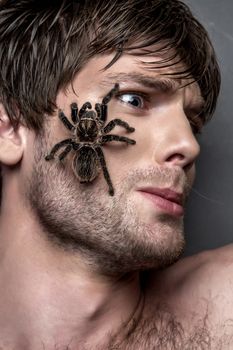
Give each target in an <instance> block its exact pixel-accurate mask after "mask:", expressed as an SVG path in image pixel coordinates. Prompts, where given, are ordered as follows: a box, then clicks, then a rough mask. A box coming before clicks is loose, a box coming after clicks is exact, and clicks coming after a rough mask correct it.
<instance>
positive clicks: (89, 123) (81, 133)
mask: <svg viewBox="0 0 233 350" xmlns="http://www.w3.org/2000/svg"><path fill="white" fill-rule="evenodd" d="M97 135H98V126H97V122H96V121H95V120H93V119H90V118H83V119H82V120H81V121H80V122H79V125H78V128H77V136H78V138H79V140H80V141H81V142H88V141H89V142H93V141H95V140H96V138H97Z"/></svg>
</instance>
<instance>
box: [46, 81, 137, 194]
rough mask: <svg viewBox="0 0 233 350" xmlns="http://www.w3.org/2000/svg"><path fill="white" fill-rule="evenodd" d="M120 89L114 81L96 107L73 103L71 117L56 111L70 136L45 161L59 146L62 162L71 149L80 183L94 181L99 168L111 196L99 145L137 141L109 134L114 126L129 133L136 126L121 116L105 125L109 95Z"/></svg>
mask: <svg viewBox="0 0 233 350" xmlns="http://www.w3.org/2000/svg"><path fill="white" fill-rule="evenodd" d="M118 91H119V85H118V84H115V86H114V88H113V89H112V90H110V91H109V93H108V94H107V95H106V96H105V97H104V98H103V100H102V103H101V104H100V103H96V104H95V110H93V109H92V105H91V103H90V102H86V103H84V104H83V106H82V107H81V109H80V110H78V105H77V104H76V103H72V104H71V119H72V122H73V123H74V124H72V123H71V122H70V121H69V119H68V118H67V117H66V116H65V114H64V113H63V111H59V115H58V116H59V119H60V120H61V121H62V123H63V124H64V125H65V127H66V128H67V129H68V130H70V132H71V133H72V137H71V138H69V139H65V140H63V141H61V142H59V143H57V144H55V145H54V146H53V148H52V149H51V151H50V153H49V154H48V155H47V156H46V157H45V159H46V160H47V161H49V160H51V159H54V157H55V155H56V153H57V152H58V151H59V150H60V149H61V148H64V150H63V151H62V152H61V153H60V155H59V156H58V158H59V160H60V161H62V160H63V159H64V158H65V157H66V156H67V155H68V154H69V153H70V151H72V150H73V151H75V155H74V157H73V161H72V169H73V171H74V173H75V175H76V176H77V178H78V180H79V181H80V182H81V183H85V182H91V181H93V180H94V179H95V178H96V177H97V176H98V175H99V173H100V171H101V168H102V171H103V174H104V177H105V180H106V182H107V184H108V186H109V194H110V195H112V196H113V195H114V189H113V185H112V181H111V179H110V175H109V172H108V169H107V166H106V161H105V158H104V153H103V151H102V146H103V145H104V144H105V143H107V142H112V141H119V142H124V143H126V144H131V145H134V144H135V143H136V142H135V141H134V140H132V139H130V138H128V137H125V136H119V135H112V134H109V132H110V131H111V130H113V129H114V128H115V126H116V125H119V126H122V127H123V128H125V129H126V130H127V131H128V132H133V131H134V130H135V129H134V128H132V127H130V126H129V124H128V123H126V122H125V121H123V120H121V119H113V120H111V121H110V122H109V123H108V124H107V125H106V126H105V122H106V119H107V104H108V103H109V101H110V100H111V98H112V97H113V96H114V95H116V94H117V92H118Z"/></svg>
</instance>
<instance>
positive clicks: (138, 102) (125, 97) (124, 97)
mask: <svg viewBox="0 0 233 350" xmlns="http://www.w3.org/2000/svg"><path fill="white" fill-rule="evenodd" d="M118 99H119V100H120V101H121V102H123V103H126V104H129V105H130V106H132V107H134V108H139V109H142V108H145V96H144V95H139V94H136V93H130V92H128V93H121V94H119V95H118Z"/></svg>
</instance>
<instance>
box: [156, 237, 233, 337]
mask: <svg viewBox="0 0 233 350" xmlns="http://www.w3.org/2000/svg"><path fill="white" fill-rule="evenodd" d="M152 281H153V278H152ZM152 286H153V287H152V288H151V291H152V293H151V298H152V299H153V296H152V294H154V295H155V293H156V289H157V292H158V295H159V298H160V300H163V301H164V302H166V304H168V305H169V307H170V308H171V310H172V312H174V314H175V315H177V316H178V317H179V318H180V319H185V320H186V321H187V325H188V324H191V323H193V320H194V319H195V320H198V319H201V320H205V318H208V322H209V325H210V328H212V329H214V328H215V327H216V328H217V327H223V326H224V327H225V326H226V324H228V325H229V327H230V329H231V330H230V331H229V332H230V333H231V334H232V335H233V244H230V245H227V246H225V247H221V248H217V249H213V250H208V251H204V252H201V253H199V254H196V255H193V256H190V257H186V258H183V259H181V260H180V261H178V262H177V263H175V264H174V265H172V266H171V267H169V268H167V269H165V270H164V271H161V272H160V273H158V274H155V278H154V282H152Z"/></svg>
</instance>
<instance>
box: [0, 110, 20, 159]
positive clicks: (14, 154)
mask: <svg viewBox="0 0 233 350" xmlns="http://www.w3.org/2000/svg"><path fill="white" fill-rule="evenodd" d="M22 128H23V126H19V127H18V128H17V129H14V128H13V126H12V124H11V122H10V120H9V117H8V115H7V113H6V111H5V108H4V107H3V105H2V104H0V163H2V164H5V165H15V164H17V163H18V162H19V161H20V160H21V158H22V156H23V150H24V143H25V142H24V141H25V140H24V133H23V132H21V129H22Z"/></svg>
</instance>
